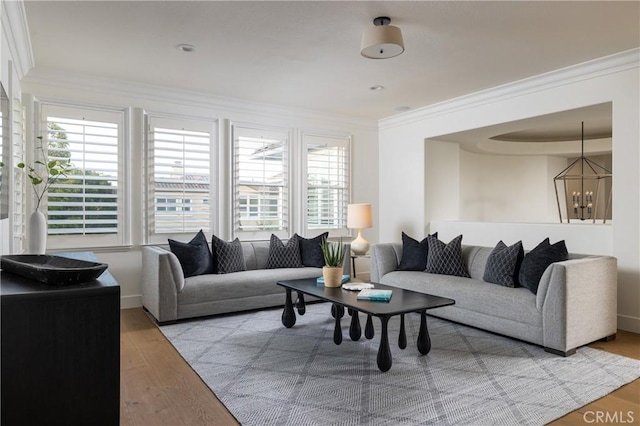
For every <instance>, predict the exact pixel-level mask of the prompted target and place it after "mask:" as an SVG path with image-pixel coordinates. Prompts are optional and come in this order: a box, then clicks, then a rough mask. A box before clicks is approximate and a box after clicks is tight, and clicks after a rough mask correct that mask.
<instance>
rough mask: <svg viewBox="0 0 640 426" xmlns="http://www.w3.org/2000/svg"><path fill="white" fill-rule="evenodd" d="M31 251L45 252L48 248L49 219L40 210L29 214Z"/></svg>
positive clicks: (33, 252)
mask: <svg viewBox="0 0 640 426" xmlns="http://www.w3.org/2000/svg"><path fill="white" fill-rule="evenodd" d="M28 231H29V232H28V234H29V253H30V254H44V252H45V251H46V250H47V219H46V218H45V217H44V214H42V213H41V212H40V210H36V211H34V212H33V213H31V216H29V229H28Z"/></svg>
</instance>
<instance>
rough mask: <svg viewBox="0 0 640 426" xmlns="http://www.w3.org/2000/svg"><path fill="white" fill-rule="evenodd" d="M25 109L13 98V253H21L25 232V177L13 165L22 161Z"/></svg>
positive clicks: (18, 100) (21, 171) (20, 170)
mask: <svg viewBox="0 0 640 426" xmlns="http://www.w3.org/2000/svg"><path fill="white" fill-rule="evenodd" d="M24 116H25V111H24V108H22V103H21V102H20V99H19V98H15V97H14V98H13V114H12V117H13V127H12V129H13V138H12V139H13V145H12V148H13V149H12V156H13V165H14V167H13V190H14V193H13V213H12V217H11V219H12V222H11V226H12V228H13V233H12V234H13V253H21V252H22V251H23V250H24V248H25V247H23V246H24V240H25V239H24V236H25V234H26V225H25V223H26V220H25V218H26V211H27V207H26V205H25V198H26V190H25V189H26V185H25V184H26V182H25V181H26V179H25V178H24V172H23V170H22V169H19V168H17V167H15V165H16V164H18V163H21V162H23V161H24V151H23V148H22V147H23V141H24V137H23V135H24V123H25V117H24Z"/></svg>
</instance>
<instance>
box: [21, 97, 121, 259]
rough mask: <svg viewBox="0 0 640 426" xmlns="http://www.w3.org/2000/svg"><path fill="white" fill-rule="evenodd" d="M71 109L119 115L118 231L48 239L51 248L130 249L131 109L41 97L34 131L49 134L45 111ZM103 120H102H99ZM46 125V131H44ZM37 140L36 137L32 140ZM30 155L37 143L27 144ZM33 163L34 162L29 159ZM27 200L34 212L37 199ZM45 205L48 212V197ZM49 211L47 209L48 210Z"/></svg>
mask: <svg viewBox="0 0 640 426" xmlns="http://www.w3.org/2000/svg"><path fill="white" fill-rule="evenodd" d="M47 107H50V108H69V109H77V110H84V112H85V113H86V115H93V114H94V113H95V114H96V115H99V114H100V113H107V114H115V115H118V116H120V119H119V123H118V124H119V125H118V228H117V229H118V231H117V233H116V234H108V235H49V236H48V237H47V249H48V250H59V249H75V248H82V249H84V248H108V247H128V246H130V245H131V202H130V197H131V195H130V188H131V185H130V173H131V165H130V159H131V143H130V141H131V115H132V114H131V108H129V107H124V108H122V107H113V106H108V105H99V104H92V103H84V102H74V101H68V100H61V99H57V98H46V97H43V98H39V99H36V100H35V101H34V114H33V116H34V118H35V119H34V131H35V135H34V136H37V135H44V134H45V133H46V131H47V130H46V124H44V122H43V118H44V117H43V116H42V114H43V109H44V108H47ZM99 120H100V118H98V121H99ZM43 124H44V130H43ZM31 139H35V137H33V138H31ZM26 147H27V150H28V152H29V153H33V150H34V144H33V141H28V142H27V144H26ZM29 161H30V160H29ZM31 194H32V196H31V197H27V198H28V201H27V206H28V208H29V211H32V210H33V206H34V197H33V191H31ZM41 206H43V207H44V209H46V197H45V199H43V202H42V203H41ZM45 211H46V210H45Z"/></svg>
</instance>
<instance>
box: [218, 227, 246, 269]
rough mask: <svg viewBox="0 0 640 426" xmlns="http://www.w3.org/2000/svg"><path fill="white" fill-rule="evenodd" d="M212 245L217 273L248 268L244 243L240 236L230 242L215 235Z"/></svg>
mask: <svg viewBox="0 0 640 426" xmlns="http://www.w3.org/2000/svg"><path fill="white" fill-rule="evenodd" d="M211 245H212V247H213V258H214V259H215V270H216V273H218V274H229V273H231V272H239V271H244V270H246V269H247V268H246V266H245V264H244V254H243V250H242V244H241V243H240V240H239V239H238V238H236V239H235V240H233V241H231V242H229V243H228V242H226V241H224V240H221V239H220V238H218V237H216V236H215V235H214V236H213V238H212V242H211Z"/></svg>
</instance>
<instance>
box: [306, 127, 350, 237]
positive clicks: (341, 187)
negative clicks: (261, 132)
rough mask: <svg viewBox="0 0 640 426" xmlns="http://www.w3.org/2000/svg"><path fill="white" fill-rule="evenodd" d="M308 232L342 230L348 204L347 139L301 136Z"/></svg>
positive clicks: (344, 224) (345, 220)
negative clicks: (303, 153)
mask: <svg viewBox="0 0 640 426" xmlns="http://www.w3.org/2000/svg"><path fill="white" fill-rule="evenodd" d="M303 141H304V146H305V152H306V161H305V163H306V203H307V209H306V210H307V215H306V223H307V229H308V230H319V229H322V230H325V229H327V230H331V229H343V228H345V227H346V223H347V205H348V203H349V184H350V182H349V181H350V172H349V139H346V138H331V137H323V136H315V135H304V136H303Z"/></svg>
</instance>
